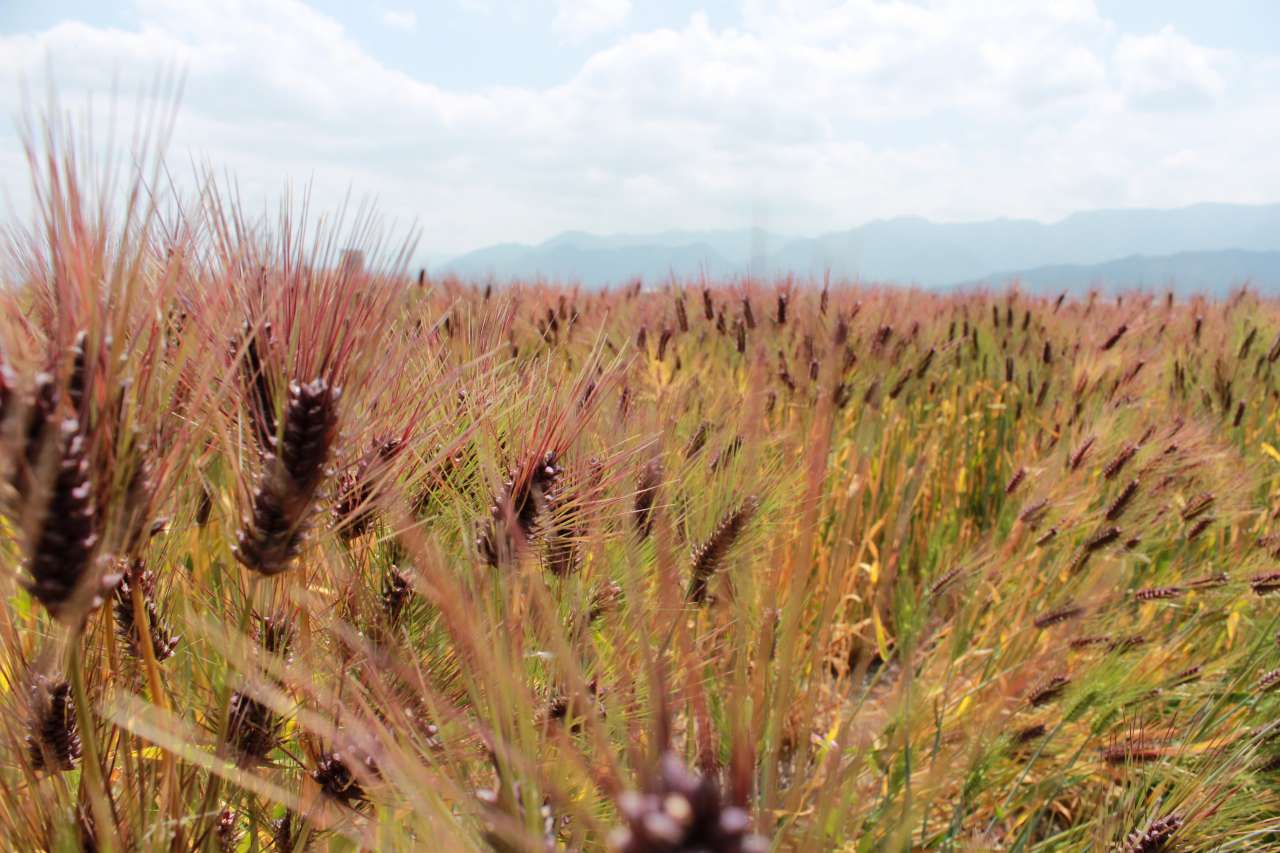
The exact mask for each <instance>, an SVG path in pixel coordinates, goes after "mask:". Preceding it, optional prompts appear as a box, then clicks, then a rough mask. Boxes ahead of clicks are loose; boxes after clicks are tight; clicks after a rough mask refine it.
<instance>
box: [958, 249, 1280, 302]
mask: <svg viewBox="0 0 1280 853" xmlns="http://www.w3.org/2000/svg"><path fill="white" fill-rule="evenodd" d="M1014 283H1016V284H1017V285H1018V286H1019V287H1020V288H1022V289H1023V290H1026V291H1032V292H1038V293H1052V292H1059V291H1062V290H1072V289H1079V288H1081V287H1087V286H1094V285H1097V286H1098V287H1099V288H1102V289H1112V290H1114V289H1118V288H1136V289H1151V290H1159V291H1160V292H1164V291H1166V290H1172V291H1173V292H1174V293H1178V294H1188V293H1204V294H1206V295H1215V296H1223V295H1225V294H1227V293H1228V292H1229V291H1231V290H1232V289H1234V288H1235V287H1237V286H1239V285H1241V284H1244V283H1248V284H1249V285H1250V286H1251V287H1256V288H1259V289H1263V290H1271V291H1280V252H1254V251H1247V250H1243V249H1224V250H1221V251H1216V252H1179V253H1177V254H1173V255H1154V256H1153V255H1130V256H1129V257H1127V258H1118V259H1116V260H1114V261H1107V262H1105V263H1101V264H1056V265H1049V266H1042V267H1035V268H1033V269H1026V270H1018V271H1015V272H1007V273H1000V274H997V275H992V276H985V277H983V278H982V279H980V280H975V281H972V282H967V283H966V285H964V286H978V285H984V284H985V285H991V286H993V287H1000V286H1004V285H1007V284H1014Z"/></svg>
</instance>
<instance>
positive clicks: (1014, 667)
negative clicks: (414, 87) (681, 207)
mask: <svg viewBox="0 0 1280 853" xmlns="http://www.w3.org/2000/svg"><path fill="white" fill-rule="evenodd" d="M41 147H42V146H33V148H32V152H33V155H32V156H33V169H34V174H35V175H36V179H35V186H36V189H37V195H38V198H39V199H40V209H41V214H40V219H39V221H37V222H36V223H35V225H34V226H33V227H32V228H30V229H29V230H20V231H15V232H13V233H11V234H10V240H9V246H8V255H7V259H6V263H7V266H6V269H7V272H6V276H8V278H6V281H5V283H4V284H5V287H4V290H3V292H2V293H0V343H2V347H3V349H2V352H3V368H2V372H0V418H2V427H3V428H2V437H3V454H2V457H0V458H2V460H3V484H4V485H3V494H2V497H3V507H4V517H3V519H4V520H3V527H4V537H3V542H4V546H3V547H4V549H5V551H4V554H5V558H4V566H5V571H4V574H3V581H2V583H3V585H4V590H3V594H4V598H5V607H4V608H3V615H2V616H0V690H2V693H0V701H3V703H4V708H3V716H2V717H0V733H2V734H3V740H4V744H3V748H2V751H0V755H2V756H3V759H2V761H0V775H2V776H3V778H2V779H0V832H2V833H3V836H4V838H5V846H6V847H12V848H14V849H24V850H34V849H77V848H78V847H80V846H83V847H85V848H87V849H100V850H108V849H112V850H125V849H155V850H159V849H169V850H206V851H209V850H301V849H306V848H308V847H310V848H315V849H354V848H362V849H373V850H409V849H431V850H451V849H459V850H477V849H496V850H502V851H507V850H544V849H564V850H589V849H604V848H611V849H615V850H619V851H678V850H708V851H751V850H767V849H778V850H793V849H794V850H802V849H803V850H812V849H840V848H846V849H868V850H869V849H892V850H897V849H910V848H916V849H987V848H997V849H1021V850H1032V849H1044V850H1084V849H1108V848H1114V849H1121V850H1128V851H1148V850H1156V849H1175V848H1178V849H1191V850H1203V849H1217V848H1218V847H1220V846H1226V847H1229V848H1231V849H1271V848H1273V846H1274V845H1275V844H1277V843H1280V836H1278V835H1277V830H1280V799H1278V798H1277V791H1278V790H1280V787H1278V785H1277V782H1278V781H1280V779H1278V774H1280V769H1277V768H1280V737H1277V735H1280V690H1276V689H1275V688H1277V687H1278V686H1280V645H1278V644H1277V640H1278V639H1280V637H1278V635H1277V629H1278V628H1280V620H1278V619H1277V618H1276V616H1275V613H1276V607H1275V604H1274V603H1273V600H1272V598H1271V597H1270V596H1272V595H1273V594H1277V593H1280V527H1278V526H1277V524H1278V522H1277V521H1276V517H1277V515H1280V493H1278V491H1277V481H1276V480H1277V478H1276V475H1275V472H1276V471H1277V470H1280V452H1278V451H1277V450H1276V449H1275V445H1276V444H1277V440H1276V436H1275V435H1274V433H1275V430H1276V418H1277V408H1278V405H1280V394H1278V393H1277V390H1276V389H1277V384H1276V383H1277V378H1278V376H1280V364H1278V363H1277V362H1278V361H1280V309H1277V307H1276V306H1275V305H1274V304H1272V303H1269V302H1266V301H1263V300H1261V299H1260V298H1259V297H1258V296H1257V295H1255V294H1252V293H1249V292H1247V291H1242V292H1240V293H1238V294H1237V295H1236V296H1234V297H1232V298H1230V299H1228V300H1226V301H1221V302H1207V301H1204V300H1198V299H1197V300H1189V301H1188V300H1185V299H1178V300H1174V299H1172V298H1165V297H1164V296H1162V295H1158V296H1151V295H1128V296H1124V297H1122V298H1116V297H1102V296H1096V297H1089V298H1083V299H1062V298H1057V299H1054V298H1040V297H1030V296H1027V295H1020V294H1017V293H1001V294H971V295H954V296H939V295H932V294H925V293H918V292H904V291H894V290H887V289H866V288H863V289H858V288H849V287H835V286H831V287H827V286H824V285H823V284H822V283H821V282H818V283H812V284H801V283H798V282H788V281H784V282H776V283H763V282H719V283H715V282H707V283H703V282H685V283H673V284H671V285H668V286H662V287H656V288H649V289H643V288H640V287H639V286H628V287H621V288H617V289H614V290H612V291H609V292H604V293H598V292H586V291H581V290H576V289H572V288H557V287H548V286H541V285H536V284H525V285H517V286H512V287H502V288H498V287H491V286H488V285H486V284H484V283H480V284H475V283H465V282H456V281H448V280H431V279H428V278H426V277H424V276H421V275H419V276H406V275H403V274H401V273H399V272H397V271H398V270H401V269H402V268H403V264H402V262H401V260H400V258H399V257H398V256H396V255H395V254H394V253H393V252H386V251H380V245H379V241H378V232H377V231H376V229H374V228H373V227H372V226H371V224H370V221H369V220H366V219H364V218H357V221H355V222H353V223H345V224H344V223H343V222H342V221H340V220H339V221H332V222H326V221H321V222H319V223H315V222H308V221H306V219H305V218H304V217H301V216H299V217H296V218H295V217H293V216H291V215H290V214H289V213H288V212H286V213H285V214H283V215H281V216H280V217H279V219H278V220H273V221H271V222H266V221H260V220H258V219H254V218H250V217H248V216H246V215H245V214H244V213H243V211H240V210H238V209H237V208H236V207H235V206H234V205H231V204H228V203H227V202H226V199H227V198H228V195H227V194H226V193H219V192H216V191H215V190H214V189H213V188H212V186H211V187H210V188H209V189H207V190H206V191H204V192H202V193H201V194H199V195H198V196H197V197H196V198H194V199H184V200H176V199H173V200H169V201H167V202H165V203H163V204H161V203H160V202H159V201H157V199H156V194H155V193H153V192H148V191H140V192H136V193H135V194H133V195H130V196H129V198H128V199H127V200H126V199H118V198H115V197H105V198H99V197H98V196H97V195H95V194H94V193H92V192H88V191H87V190H86V184H85V183H84V172H83V170H82V169H80V168H79V167H78V166H77V164H76V162H75V161H74V157H73V151H72V150H71V149H65V148H63V147H62V145H61V143H60V141H59V137H58V136H57V134H56V133H52V132H51V133H50V135H49V136H48V138H47V140H46V142H45V144H44V146H43V147H44V148H47V149H49V150H48V151H47V152H46V155H47V156H45V155H37V154H36V151H37V150H38V149H40V148H41ZM137 162H138V163H140V164H145V163H147V162H150V161H149V160H147V158H146V157H142V156H140V157H138V158H137ZM139 168H140V170H141V171H140V172H139V174H138V175H137V176H136V181H135V184H134V186H135V187H136V188H138V189H139V190H145V189H147V188H153V187H155V186H158V185H160V184H162V183H163V182H160V181H154V180H153V179H154V178H155V175H152V174H148V173H147V172H146V171H145V168H144V167H143V166H140V167H139ZM156 174H159V173H156ZM126 183H127V182H126ZM95 186H97V187H98V188H99V192H100V193H105V192H107V190H106V189H104V188H107V187H110V186H112V184H110V183H109V182H104V183H102V184H100V185H95ZM349 246H357V247H361V248H364V249H365V250H367V251H368V253H369V256H370V258H373V259H379V258H380V259H382V261H383V262H382V263H381V264H379V263H373V264H371V265H370V266H369V267H368V268H361V267H358V266H356V265H353V264H343V263H340V262H339V260H338V254H339V250H340V249H342V248H345V247H349ZM381 270H385V271H381Z"/></svg>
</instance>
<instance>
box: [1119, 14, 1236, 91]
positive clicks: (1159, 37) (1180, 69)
mask: <svg viewBox="0 0 1280 853" xmlns="http://www.w3.org/2000/svg"><path fill="white" fill-rule="evenodd" d="M1115 60H1116V72H1117V74H1118V75H1119V79H1120V84H1121V87H1122V88H1123V90H1124V92H1125V94H1126V95H1127V96H1128V97H1129V98H1131V99H1132V100H1133V102H1134V103H1135V105H1137V106H1139V107H1141V108H1151V109H1180V108H1196V107H1200V106H1203V105H1205V104H1207V103H1212V102H1213V101H1216V100H1217V99H1218V98H1219V97H1220V96H1221V95H1222V94H1223V91H1224V90H1225V88H1226V83H1225V81H1224V79H1223V72H1224V70H1225V68H1226V66H1228V65H1229V64H1230V62H1231V55H1230V54H1229V53H1227V52H1226V51H1218V50H1211V49H1209V48H1205V47H1200V46H1199V45H1196V44H1194V43H1193V42H1191V41H1190V40H1189V39H1188V38H1186V37H1185V36H1183V35H1182V34H1181V33H1179V32H1177V31H1176V30H1175V29H1174V28H1173V27H1170V26H1166V27H1165V28H1164V29H1162V30H1160V31H1159V32H1157V33H1153V34H1151V35H1142V36H1125V37H1123V38H1122V39H1121V40H1120V44H1119V45H1118V46H1117V47H1116V55H1115Z"/></svg>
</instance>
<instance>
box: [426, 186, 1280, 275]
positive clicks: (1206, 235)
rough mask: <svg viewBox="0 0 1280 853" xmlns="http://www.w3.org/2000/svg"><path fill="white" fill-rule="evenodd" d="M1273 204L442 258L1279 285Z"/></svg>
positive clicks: (578, 236) (577, 245) (496, 266)
mask: <svg viewBox="0 0 1280 853" xmlns="http://www.w3.org/2000/svg"><path fill="white" fill-rule="evenodd" d="M1278 258H1280V204H1274V205H1228V204H1198V205H1194V206H1191V207H1184V208H1178V209H1173V210H1140V209H1137V210H1099V211H1090V212H1086V213H1077V214H1073V215H1071V216H1068V217H1067V218H1066V219H1063V220H1061V221H1058V222H1053V223H1042V222H1036V221H1033V220H1025V219H995V220H990V221H986V222H969V223H940V222H931V221H929V220H927V219H921V218H918V217H901V218H896V219H883V220H876V221H873V222H869V223H867V224H865V225H861V226H858V227H857V228H853V229H850V230H848V231H839V232H833V233H830V234H825V235H823V236H820V237H801V238H784V237H781V236H779V235H777V234H772V233H769V232H765V231H760V230H739V231H697V232H692V231H667V232H663V233H659V234H636V235H615V236H597V235H592V234H587V233H584V232H576V231H575V232H568V233H565V234H561V235H559V236H557V237H554V238H552V239H550V240H548V241H546V242H545V243H541V244H539V245H536V246H525V245H518V244H503V245H498V246H491V247H488V248H484V249H480V250H477V251H474V252H470V253H468V254H466V255H462V256H461V257H458V258H454V259H453V260H451V261H448V262H446V263H445V264H443V265H441V266H439V267H436V268H435V269H434V271H435V272H436V273H441V272H445V273H456V274H458V275H460V276H463V277H466V278H493V279H496V280H498V281H504V280H509V279H515V278H520V279H529V278H539V277H540V278H544V279H549V280H559V281H576V282H580V283H582V284H584V285H587V286H602V285H606V284H617V283H621V282H625V281H628V280H632V279H635V278H636V277H640V278H642V279H644V280H645V281H648V282H659V281H662V280H665V279H668V278H670V277H671V276H673V275H674V276H675V277H677V278H680V279H689V278H696V277H698V276H699V275H702V274H705V275H707V276H708V277H712V278H718V279H723V278H725V277H728V276H735V275H742V274H745V273H748V272H753V273H755V274H760V275H778V274H785V273H795V274H797V275H801V276H816V277H820V276H822V275H823V274H824V273H826V272H828V271H829V272H830V274H831V275H832V276H833V277H836V278H848V279H857V280H859V281H864V282H885V283H896V284H910V285H919V286H923V287H953V286H959V285H974V284H980V283H990V284H993V285H995V284H1000V285H1003V284H1006V283H1008V282H1009V281H1010V280H1011V279H1018V280H1020V281H1021V282H1023V284H1024V285H1026V286H1028V287H1037V288H1039V287H1044V288H1054V287H1057V288H1064V287H1069V288H1078V287H1086V286H1090V285H1093V284H1099V285H1102V286H1113V287H1119V286H1134V285H1138V286H1147V287H1163V286H1166V285H1170V284H1172V285H1174V286H1176V287H1177V288H1178V289H1182V290H1204V289H1206V288H1212V289H1225V288H1228V287H1230V286H1232V285H1234V284H1238V283H1240V282H1242V281H1245V280H1250V281H1252V282H1253V283H1254V284H1255V285H1257V286H1258V287H1276V288H1280V261H1278Z"/></svg>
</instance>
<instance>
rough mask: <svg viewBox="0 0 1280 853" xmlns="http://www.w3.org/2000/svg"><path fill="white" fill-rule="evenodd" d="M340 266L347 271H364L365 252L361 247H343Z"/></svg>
mask: <svg viewBox="0 0 1280 853" xmlns="http://www.w3.org/2000/svg"><path fill="white" fill-rule="evenodd" d="M338 266H339V268H340V269H341V270H342V271H343V272H346V273H361V272H364V252H363V251H362V250H360V249H343V250H342V255H341V258H340V259H339V261H338Z"/></svg>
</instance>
